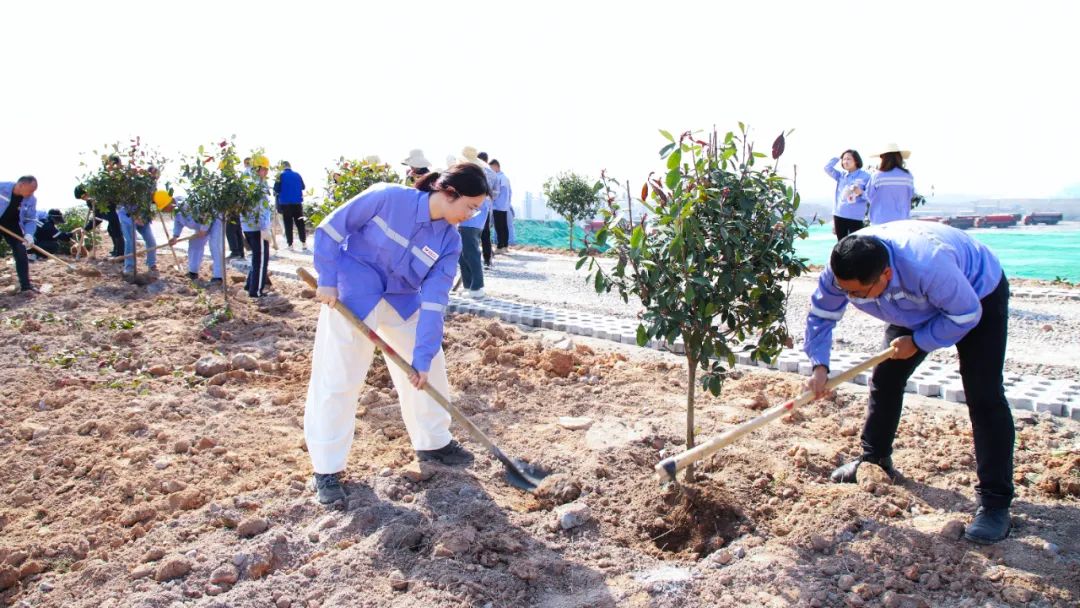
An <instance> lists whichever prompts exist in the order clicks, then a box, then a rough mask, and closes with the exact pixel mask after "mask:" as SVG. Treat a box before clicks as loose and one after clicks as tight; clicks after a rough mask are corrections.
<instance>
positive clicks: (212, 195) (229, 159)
mask: <svg viewBox="0 0 1080 608" xmlns="http://www.w3.org/2000/svg"><path fill="white" fill-rule="evenodd" d="M181 162H182V164H181V165H180V177H181V179H180V182H181V184H183V186H184V187H185V190H186V193H185V197H184V202H183V212H184V213H186V214H188V215H189V216H190V217H191V219H193V220H194V221H196V222H197V223H199V224H204V225H210V224H212V223H213V222H214V220H220V221H221V232H222V239H221V259H222V260H224V259H225V226H226V224H227V218H229V217H243V216H245V215H247V214H249V213H252V212H253V211H255V209H256V208H257V207H258V206H259V205H262V204H264V193H263V190H262V187H261V186H260V185H259V184H258V183H257V182H256V181H255V180H253V179H251V178H249V177H248V176H246V175H244V173H243V168H242V165H241V162H240V158H239V156H237V154H236V144H235V143H233V141H232V140H231V139H224V140H221V141H220V142H219V143H217V144H214V145H212V146H211V149H210V150H207V148H206V147H205V146H199V151H198V154H197V155H196V156H193V157H185V158H183V159H182V161H181ZM221 283H222V290H223V292H224V297H225V309H224V314H225V315H231V312H230V309H229V281H228V277H227V276H223V277H222V281H221ZM211 313H212V314H213V311H211Z"/></svg>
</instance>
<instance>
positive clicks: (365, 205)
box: [314, 185, 385, 287]
mask: <svg viewBox="0 0 1080 608" xmlns="http://www.w3.org/2000/svg"><path fill="white" fill-rule="evenodd" d="M384 198H385V190H384V189H383V188H380V187H378V185H375V186H372V187H371V188H368V189H367V190H364V191H363V192H361V193H360V194H358V195H357V196H356V197H355V198H353V199H352V200H351V201H349V202H347V203H345V204H344V205H342V206H340V207H338V208H337V209H334V210H333V211H331V212H330V214H329V215H327V216H326V217H324V218H323V221H322V222H320V223H319V226H318V227H317V228H316V229H315V250H314V262H315V272H316V273H317V274H318V275H319V287H337V285H338V278H337V277H338V260H339V259H340V258H341V245H342V244H343V243H344V242H345V238H346V237H347V236H348V235H349V234H350V233H352V232H356V231H358V230H360V228H361V227H362V226H363V225H364V224H366V223H368V222H369V221H371V218H373V217H375V214H376V213H377V212H378V211H379V208H380V207H381V206H382V203H383V199H384Z"/></svg>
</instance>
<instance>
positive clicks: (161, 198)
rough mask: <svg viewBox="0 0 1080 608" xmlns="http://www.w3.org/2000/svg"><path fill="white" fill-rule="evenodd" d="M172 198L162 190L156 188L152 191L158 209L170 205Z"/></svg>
mask: <svg viewBox="0 0 1080 608" xmlns="http://www.w3.org/2000/svg"><path fill="white" fill-rule="evenodd" d="M172 200H173V199H172V195H171V194H169V193H168V192H166V191H164V190H158V191H157V192H155V193H154V204H155V205H157V208H158V211H161V210H162V209H164V208H166V207H168V206H169V205H171V204H172Z"/></svg>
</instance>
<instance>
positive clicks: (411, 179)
mask: <svg viewBox="0 0 1080 608" xmlns="http://www.w3.org/2000/svg"><path fill="white" fill-rule="evenodd" d="M401 164H403V165H405V166H406V167H408V170H407V171H406V173H405V183H406V184H409V185H412V184H414V183H416V181H417V180H419V179H420V178H421V177H423V176H425V175H427V174H428V173H430V172H431V161H429V160H428V159H426V158H424V151H423V150H420V149H416V150H409V157H408V158H406V159H405V160H404V161H402V162H401Z"/></svg>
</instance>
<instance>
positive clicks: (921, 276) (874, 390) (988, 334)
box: [804, 220, 1015, 544]
mask: <svg viewBox="0 0 1080 608" xmlns="http://www.w3.org/2000/svg"><path fill="white" fill-rule="evenodd" d="M849 302H850V303H851V304H852V305H853V306H855V308H858V309H859V310H862V311H863V312H866V313H868V314H870V315H872V316H874V317H877V318H878V319H881V320H883V321H886V322H887V323H889V325H888V326H887V327H886V329H885V341H886V342H887V343H889V344H890V345H892V346H893V347H894V348H895V349H896V352H895V354H894V355H893V358H892V359H889V360H887V361H885V362H883V363H881V364H879V365H878V366H877V367H876V368H874V372H873V375H872V377H871V380H870V384H869V386H870V400H869V406H868V409H867V415H866V421H865V423H864V425H863V431H862V455H861V456H860V457H859V458H857V459H855V460H853V461H851V462H848V463H847V464H844V465H842V466H840V467H839V468H837V469H836V470H835V471H833V473H832V480H833V481H835V482H840V483H854V482H855V481H856V479H855V477H856V471H857V469H858V468H859V464H860V463H863V462H868V463H872V464H875V465H878V466H880V467H882V468H883V469H885V471H886V472H887V473H888V474H889V476H890V477H894V478H895V477H898V473H897V472H896V471H895V470H894V469H893V467H892V444H893V438H894V437H895V435H896V429H897V426H898V425H899V423H900V411H901V407H902V405H903V399H904V388H905V386H906V385H907V381H908V378H909V377H910V376H911V374H912V373H913V372H914V371H915V368H916V367H918V365H919V364H920V363H922V361H923V360H924V359H925V358H926V355H927V353H929V352H930V351H933V350H936V349H939V348H947V347H949V346H952V345H954V344H955V345H956V350H957V353H958V354H959V356H960V376H961V378H962V381H963V385H964V394H965V396H966V398H967V406H968V414H969V416H970V418H971V426H972V431H973V435H974V439H975V459H976V472H977V475H978V479H979V482H978V484H977V485H976V486H975V493H976V494H977V495H978V498H979V509H978V511H977V512H976V514H975V518H974V520H973V521H972V523H971V525H969V526H968V527H967V530H966V531H965V534H964V536H965V537H966V538H967V539H968V540H971V541H973V542H976V543H980V544H991V543H995V542H997V541H1000V540H1002V539H1004V538H1005V537H1006V536H1008V534H1009V527H1010V517H1009V506H1010V504H1011V503H1012V498H1013V480H1012V475H1013V441H1014V435H1015V431H1014V428H1013V419H1012V413H1011V412H1010V411H1009V402H1008V401H1007V400H1006V399H1005V386H1004V379H1003V370H1004V366H1005V344H1006V338H1007V333H1008V320H1009V283H1008V281H1007V280H1006V279H1005V275H1004V273H1003V272H1002V269H1001V263H1000V262H999V261H998V259H997V257H996V256H995V255H994V254H993V253H992V252H991V251H990V250H989V249H987V247H986V246H985V245H983V244H981V243H979V242H978V241H976V240H975V239H973V238H971V237H970V236H968V235H967V234H965V233H964V232H962V231H960V230H957V229H955V228H951V227H949V226H945V225H943V224H936V223H930V222H922V221H918V220H904V221H897V222H890V223H887V224H881V225H875V226H870V227H869V228H864V229H862V230H860V231H859V232H857V233H854V234H851V235H848V236H846V237H844V239H842V240H841V241H840V242H839V243H837V244H836V246H835V247H834V248H833V251H832V255H831V257H830V259H829V266H828V267H827V268H826V269H825V270H824V271H823V272H822V273H821V276H820V278H819V279H818V286H817V290H816V291H815V292H814V295H813V296H812V297H811V301H810V313H809V315H808V316H807V319H806V344H805V346H804V350H805V351H806V354H807V355H808V356H809V357H810V362H811V364H812V365H813V372H812V376H811V378H810V380H809V381H808V382H807V388H808V389H810V390H812V391H814V393H815V394H816V395H818V396H821V395H822V394H823V393H824V392H825V382H826V381H827V376H828V372H829V351H830V350H831V347H832V331H833V327H835V326H836V322H837V321H838V320H840V318H841V317H842V316H843V314H844V309H845V307H846V306H847V304H848V303H849Z"/></svg>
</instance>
